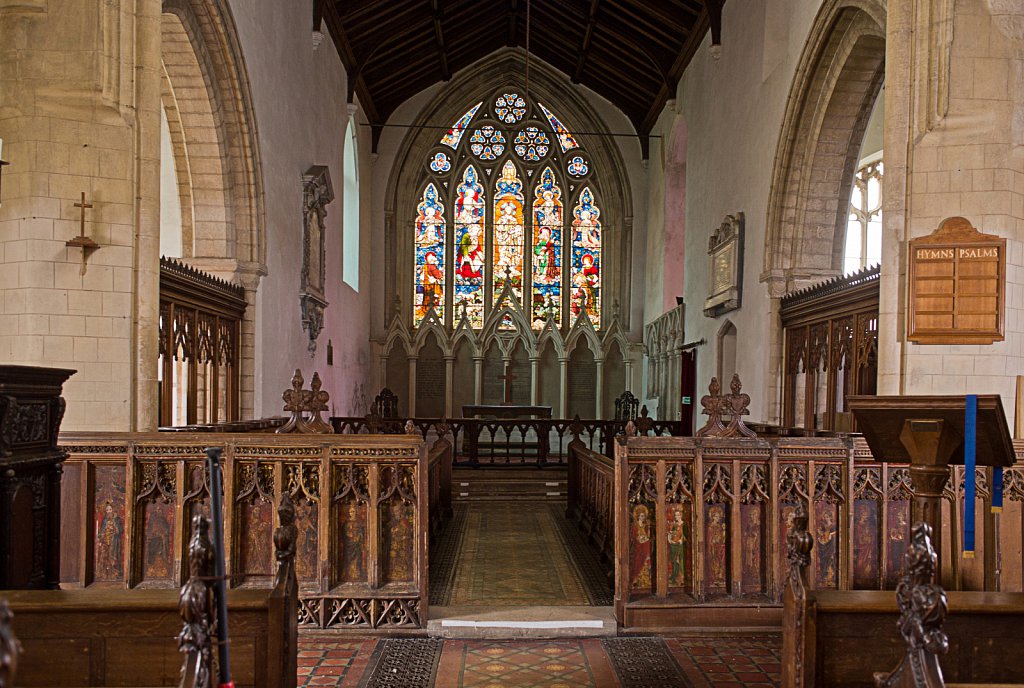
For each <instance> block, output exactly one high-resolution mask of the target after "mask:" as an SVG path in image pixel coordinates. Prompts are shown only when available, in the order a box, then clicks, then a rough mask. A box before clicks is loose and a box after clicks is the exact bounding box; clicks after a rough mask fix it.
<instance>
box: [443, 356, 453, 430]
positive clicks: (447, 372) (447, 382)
mask: <svg viewBox="0 0 1024 688" xmlns="http://www.w3.org/2000/svg"><path fill="white" fill-rule="evenodd" d="M454 384H455V357H454V356H445V357H444V417H445V418H451V417H452V401H453V399H452V395H453V390H452V387H453V385H454Z"/></svg>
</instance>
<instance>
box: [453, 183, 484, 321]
mask: <svg viewBox="0 0 1024 688" xmlns="http://www.w3.org/2000/svg"><path fill="white" fill-rule="evenodd" d="M485 203H486V198H485V196H484V187H483V186H482V185H481V184H480V179H479V176H478V175H477V171H476V168H475V167H473V166H472V165H470V166H469V167H467V168H466V171H465V172H464V173H463V175H462V182H461V183H460V184H459V186H458V189H457V191H456V196H455V319H456V322H457V321H458V319H459V318H461V317H462V315H463V312H465V315H466V318H467V320H468V321H469V324H470V326H471V327H474V328H479V327H483V324H484V262H485V260H486V257H487V250H486V249H487V245H486V242H487V240H486V236H485V235H484V207H485Z"/></svg>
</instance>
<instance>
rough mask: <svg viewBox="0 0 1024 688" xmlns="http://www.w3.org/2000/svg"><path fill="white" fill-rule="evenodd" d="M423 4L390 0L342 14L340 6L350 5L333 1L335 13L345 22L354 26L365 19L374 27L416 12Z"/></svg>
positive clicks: (409, 0)
mask: <svg viewBox="0 0 1024 688" xmlns="http://www.w3.org/2000/svg"><path fill="white" fill-rule="evenodd" d="M421 3H422V0H388V1H387V2H367V3H365V4H363V6H362V7H360V8H359V9H355V10H352V11H351V12H346V13H344V14H343V13H342V12H341V10H340V9H339V8H338V6H339V5H349V4H351V3H346V2H345V1H344V0H331V4H332V5H334V6H335V7H334V9H335V12H336V13H337V14H338V17H340V18H341V20H342V21H343V22H345V23H346V24H348V25H349V26H352V25H353V24H356V23H358V22H360V21H362V20H363V19H367V20H368V22H369V23H372V24H374V25H376V24H381V23H385V22H388V21H390V20H391V18H392V17H401V16H403V15H405V14H407V13H408V12H409V11H410V10H415V9H416V8H417V7H419V6H420V5H421Z"/></svg>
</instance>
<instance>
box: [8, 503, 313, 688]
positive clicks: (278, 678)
mask: <svg viewBox="0 0 1024 688" xmlns="http://www.w3.org/2000/svg"><path fill="white" fill-rule="evenodd" d="M286 508H287V509H292V511H291V514H290V515H288V514H286V511H285V510H286ZM278 514H279V518H280V521H281V524H282V526H281V527H279V528H278V532H277V533H275V538H274V540H275V544H276V545H277V552H276V554H277V560H278V571H277V575H276V579H275V584H274V587H273V588H272V589H270V590H269V591H268V590H265V589H262V590H261V589H235V590H230V591H228V618H229V630H230V636H231V640H230V642H231V653H232V654H231V660H232V662H231V667H232V676H233V678H234V681H235V685H236V686H237V687H238V688H243V687H246V688H295V686H296V682H297V657H298V628H297V620H298V585H297V584H296V579H295V537H296V531H295V526H294V518H295V517H294V509H293V508H292V507H291V504H290V502H289V503H288V505H287V507H286V506H285V505H284V504H282V507H281V509H280V510H279V512H278ZM206 546H207V550H206V554H205V557H206V561H210V554H209V549H208V547H209V544H208V541H207V542H206ZM195 552H196V549H195V544H194V542H193V548H192V549H191V551H190V553H191V554H192V556H193V564H195V562H196V560H197V559H199V557H197V556H196V554H195ZM193 573H194V574H195V570H194V571H193ZM207 579H208V577H204V576H198V577H197V578H196V580H201V581H206V580H207ZM198 585H199V587H200V588H203V589H205V588H206V587H207V586H208V585H209V583H208V582H202V583H199V584H198ZM188 589H189V583H186V586H185V588H184V589H183V590H182V591H181V592H180V593H179V591H178V590H174V589H170V590H123V589H106V590H96V589H92V590H90V589H85V590H53V591H34V590H33V591H10V592H5V593H4V595H5V596H6V598H7V601H8V602H9V604H10V608H11V610H12V612H13V615H14V619H13V627H14V629H15V632H16V634H17V637H18V639H19V640H20V641H21V645H22V648H23V650H22V652H21V656H20V658H19V660H18V671H17V676H16V680H17V683H16V685H18V686H19V687H22V688H34V687H49V686H55V687H56V686H60V687H62V688H69V687H72V686H81V687H85V686H89V687H92V686H135V687H154V688H155V687H165V686H179V685H181V686H187V685H193V684H192V683H189V682H187V681H185V680H184V677H183V674H184V673H186V672H184V671H183V669H182V667H183V662H184V663H185V665H186V666H189V665H190V664H189V660H192V659H194V655H189V654H188V653H187V652H184V650H185V649H187V647H183V648H182V649H179V644H181V645H186V644H185V643H179V633H181V635H185V634H184V633H182V626H183V623H182V619H183V616H184V613H185V612H184V608H185V606H186V605H187V602H186V599H187V595H186V592H187V591H188ZM193 589H194V588H193ZM199 606H200V607H203V608H206V609H212V605H211V604H209V602H208V600H203V601H202V602H201V603H200V605H199ZM206 616H207V618H205V619H204V620H203V623H205V624H207V626H209V625H212V621H211V620H210V619H209V615H208V614H207V615H206ZM194 623H195V622H194V620H193V627H194ZM193 636H194V634H193ZM207 648H208V649H207V657H208V656H209V655H208V653H209V646H207ZM207 663H208V662H207ZM192 665H194V662H193V663H192ZM204 665H205V664H204ZM208 669H209V670H210V671H211V672H212V666H209V667H208Z"/></svg>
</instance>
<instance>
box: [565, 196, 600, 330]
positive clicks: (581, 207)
mask: <svg viewBox="0 0 1024 688" xmlns="http://www.w3.org/2000/svg"><path fill="white" fill-rule="evenodd" d="M572 214H573V221H572V266H571V269H572V284H571V289H572V301H571V306H570V308H571V310H572V319H573V321H574V322H575V320H576V318H577V317H579V315H580V313H582V312H583V311H584V310H586V312H587V314H588V315H589V316H590V322H591V323H593V325H594V327H595V328H599V327H601V221H600V219H599V218H600V217H601V211H600V209H599V208H598V207H597V204H596V203H595V202H594V194H593V192H592V191H591V190H590V187H589V186H587V187H584V188H583V191H582V192H580V197H579V200H578V201H577V203H576V207H575V208H573V211H572Z"/></svg>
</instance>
